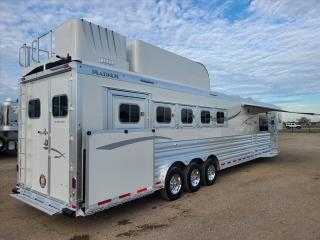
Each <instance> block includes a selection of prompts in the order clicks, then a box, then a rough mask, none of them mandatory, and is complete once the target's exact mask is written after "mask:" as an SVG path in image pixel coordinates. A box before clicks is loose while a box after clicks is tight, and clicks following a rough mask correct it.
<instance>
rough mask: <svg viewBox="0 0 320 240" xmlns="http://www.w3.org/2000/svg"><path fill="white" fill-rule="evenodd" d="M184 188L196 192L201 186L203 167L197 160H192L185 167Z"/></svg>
mask: <svg viewBox="0 0 320 240" xmlns="http://www.w3.org/2000/svg"><path fill="white" fill-rule="evenodd" d="M183 176H184V189H185V191H187V192H196V191H198V190H199V189H200V187H201V167H200V165H199V164H197V163H195V162H191V163H190V164H189V165H188V166H187V167H186V168H185V169H184V174H183Z"/></svg>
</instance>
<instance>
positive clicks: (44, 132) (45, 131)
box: [38, 129, 48, 135]
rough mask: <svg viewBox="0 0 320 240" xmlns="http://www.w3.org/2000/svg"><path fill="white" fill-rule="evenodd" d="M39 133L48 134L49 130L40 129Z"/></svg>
mask: <svg viewBox="0 0 320 240" xmlns="http://www.w3.org/2000/svg"><path fill="white" fill-rule="evenodd" d="M38 133H39V134H44V135H47V134H48V131H47V129H44V130H43V131H38Z"/></svg>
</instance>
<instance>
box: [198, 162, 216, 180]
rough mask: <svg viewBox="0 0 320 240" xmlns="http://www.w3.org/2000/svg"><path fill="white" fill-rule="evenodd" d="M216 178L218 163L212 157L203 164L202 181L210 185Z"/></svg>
mask: <svg viewBox="0 0 320 240" xmlns="http://www.w3.org/2000/svg"><path fill="white" fill-rule="evenodd" d="M213 171H214V172H213ZM216 179H217V167H216V164H215V163H214V161H213V160H212V159H208V160H207V161H205V162H204V163H202V165H201V182H202V184H203V185H204V186H210V185H212V184H214V182H215V181H216Z"/></svg>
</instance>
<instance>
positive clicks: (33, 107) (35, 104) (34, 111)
mask: <svg viewBox="0 0 320 240" xmlns="http://www.w3.org/2000/svg"><path fill="white" fill-rule="evenodd" d="M28 115H29V118H39V117H40V99H31V100H30V101H29V104H28Z"/></svg>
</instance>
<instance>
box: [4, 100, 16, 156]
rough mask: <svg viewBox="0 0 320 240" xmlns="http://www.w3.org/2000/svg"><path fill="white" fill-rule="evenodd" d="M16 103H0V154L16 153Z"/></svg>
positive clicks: (10, 101) (7, 101)
mask: <svg viewBox="0 0 320 240" xmlns="http://www.w3.org/2000/svg"><path fill="white" fill-rule="evenodd" d="M17 105H18V104H17V102H14V101H12V100H11V99H10V98H8V99H6V100H5V101H2V102H0V153H16V152H17V146H18V109H17Z"/></svg>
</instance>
